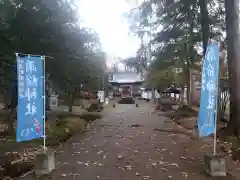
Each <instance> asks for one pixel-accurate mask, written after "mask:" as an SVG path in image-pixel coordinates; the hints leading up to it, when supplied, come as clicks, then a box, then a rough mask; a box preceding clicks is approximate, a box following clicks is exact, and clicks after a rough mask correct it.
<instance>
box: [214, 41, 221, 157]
mask: <svg viewBox="0 0 240 180" xmlns="http://www.w3.org/2000/svg"><path fill="white" fill-rule="evenodd" d="M218 47H219V51H220V44H218ZM220 58H221V52H220V53H219V61H218V62H219V68H218V79H217V89H216V91H217V92H216V93H217V101H216V106H215V120H214V121H215V122H214V123H215V124H214V126H215V127H214V137H213V155H214V156H216V154H217V152H216V151H217V150H216V149H217V119H218V118H219V109H218V105H219V103H220V100H221V90H220V75H221V72H220V61H221V59H220ZM219 93H220V94H219Z"/></svg>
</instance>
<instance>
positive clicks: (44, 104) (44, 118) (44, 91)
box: [42, 56, 46, 152]
mask: <svg viewBox="0 0 240 180" xmlns="http://www.w3.org/2000/svg"><path fill="white" fill-rule="evenodd" d="M42 60H43V150H44V152H46V85H45V83H46V79H45V75H46V73H45V56H42Z"/></svg>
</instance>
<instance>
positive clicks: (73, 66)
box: [0, 0, 105, 92]
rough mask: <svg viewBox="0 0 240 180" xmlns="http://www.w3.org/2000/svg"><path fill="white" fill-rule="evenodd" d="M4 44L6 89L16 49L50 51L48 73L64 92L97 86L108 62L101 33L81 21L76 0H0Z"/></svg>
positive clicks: (0, 66)
mask: <svg viewBox="0 0 240 180" xmlns="http://www.w3.org/2000/svg"><path fill="white" fill-rule="evenodd" d="M0 46H1V50H0V80H1V82H0V83H1V91H2V92H8V90H7V89H9V88H10V85H11V83H12V81H13V79H16V61H15V57H14V53H24V54H34V55H45V56H46V72H47V73H48V75H49V78H50V79H51V80H52V81H53V82H54V83H55V84H57V85H58V87H60V89H61V90H63V91H65V92H73V91H74V88H76V87H79V86H80V85H81V84H84V83H86V82H88V85H89V84H90V82H92V83H91V85H92V87H93V88H96V82H98V81H99V76H101V75H102V73H103V72H104V71H103V70H104V68H105V67H103V66H100V65H102V64H105V55H104V53H102V48H101V44H100V41H99V38H98V35H97V34H96V33H95V32H94V31H93V30H91V29H88V28H86V27H83V26H82V24H81V17H79V13H78V7H77V6H76V5H75V1H74V0H70V1H64V0H51V1H49V0H42V1H39V0H31V1H21V0H12V1H9V0H3V1H1V2H0ZM99 54H102V55H101V56H99ZM93 71H94V73H92V72H93ZM94 86H95V87H94Z"/></svg>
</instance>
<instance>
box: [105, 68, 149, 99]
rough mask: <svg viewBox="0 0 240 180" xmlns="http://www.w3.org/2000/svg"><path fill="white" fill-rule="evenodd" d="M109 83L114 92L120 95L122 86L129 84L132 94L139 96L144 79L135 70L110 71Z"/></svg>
mask: <svg viewBox="0 0 240 180" xmlns="http://www.w3.org/2000/svg"><path fill="white" fill-rule="evenodd" d="M110 76H111V78H110V79H109V83H110V84H111V85H112V88H113V90H114V94H115V95H116V96H120V94H121V93H120V91H121V88H122V87H126V86H129V87H130V88H131V95H132V96H140V95H141V92H140V87H141V86H142V84H143V82H144V80H143V78H142V76H141V74H139V73H136V72H113V73H111V75H110Z"/></svg>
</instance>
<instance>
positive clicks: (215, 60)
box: [198, 43, 220, 137]
mask: <svg viewBox="0 0 240 180" xmlns="http://www.w3.org/2000/svg"><path fill="white" fill-rule="evenodd" d="M219 55H220V52H219V48H218V45H217V44H215V43H210V44H209V45H208V48H207V51H206V55H205V58H204V63H203V69H202V86H201V97H200V111H199V116H198V130H199V136H200V137H202V136H208V135H210V134H212V133H214V131H215V114H216V103H217V100H218V78H219Z"/></svg>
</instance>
